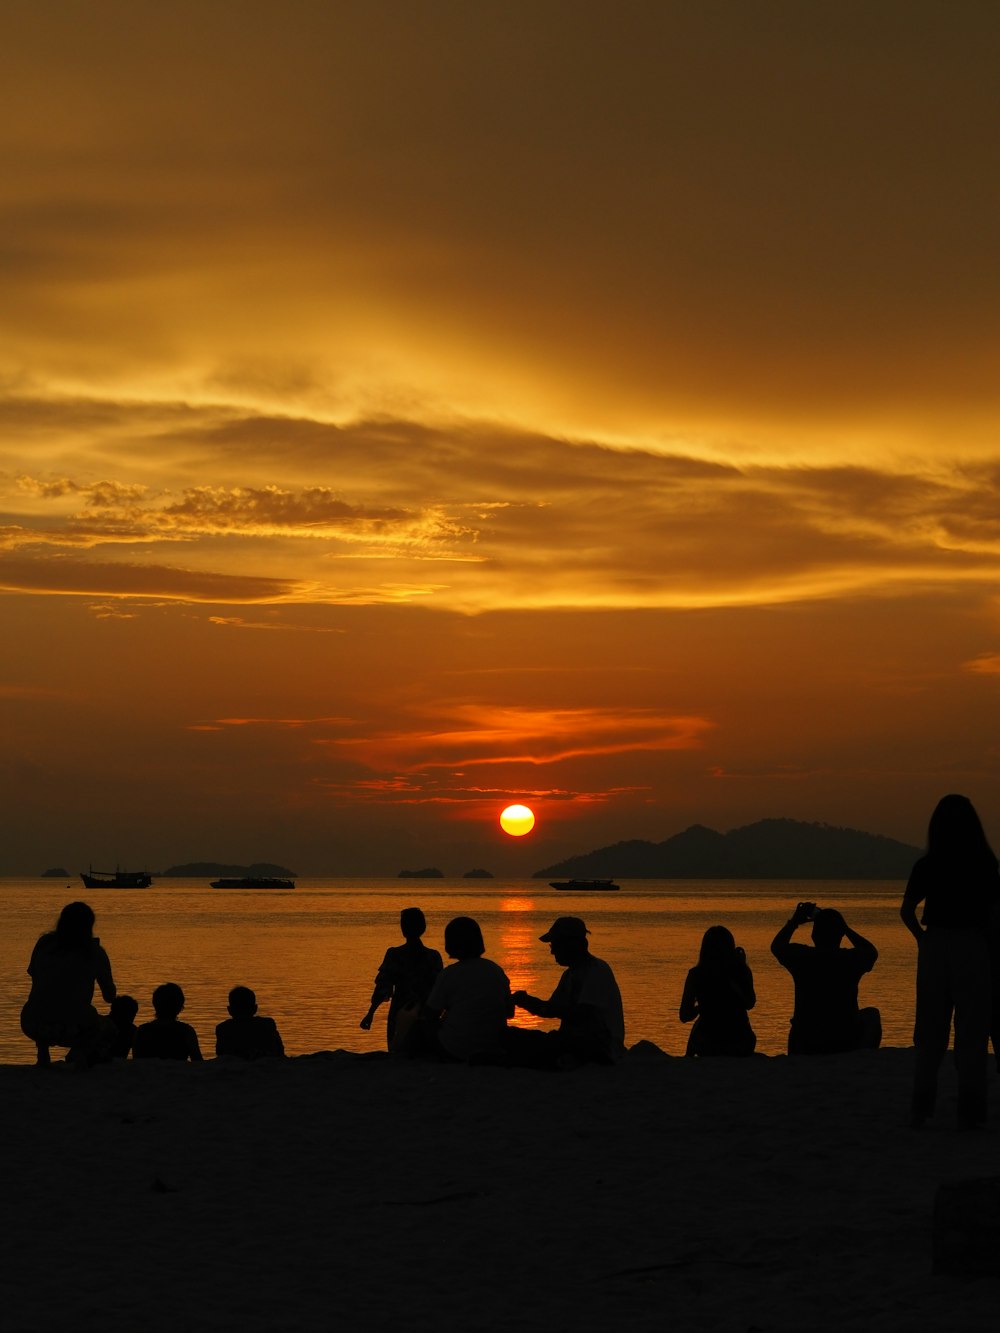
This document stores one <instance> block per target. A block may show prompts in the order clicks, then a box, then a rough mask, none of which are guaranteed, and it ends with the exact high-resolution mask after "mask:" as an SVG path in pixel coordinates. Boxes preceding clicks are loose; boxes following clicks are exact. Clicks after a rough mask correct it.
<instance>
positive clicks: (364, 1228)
mask: <svg viewBox="0 0 1000 1333" xmlns="http://www.w3.org/2000/svg"><path fill="white" fill-rule="evenodd" d="M911 1059H912V1052H910V1051H908V1050H895V1049H888V1050H881V1051H877V1052H861V1053H857V1054H852V1055H844V1056H834V1057H820V1058H811V1059H810V1058H800V1059H799V1060H790V1059H788V1058H787V1057H758V1058H754V1059H751V1060H746V1061H722V1060H720V1061H688V1060H684V1059H682V1058H676V1057H675V1058H671V1057H668V1056H665V1055H663V1054H662V1053H660V1052H659V1051H657V1049H656V1048H655V1047H650V1046H642V1047H640V1048H637V1049H635V1050H633V1051H632V1052H631V1053H630V1054H629V1056H628V1058H627V1059H626V1061H625V1062H624V1063H623V1064H622V1065H620V1066H619V1067H617V1068H615V1069H603V1068H583V1069H578V1070H575V1071H571V1072H560V1073H556V1074H538V1073H533V1072H531V1071H526V1070H503V1069H491V1068H466V1067H462V1066H438V1065H427V1064H421V1063H407V1062H398V1061H396V1060H390V1059H389V1058H388V1057H386V1058H378V1057H370V1056H368V1057H359V1056H356V1055H352V1054H350V1053H347V1052H342V1051H338V1052H326V1053H321V1054H318V1055H314V1056H304V1057H299V1058H297V1059H294V1060H290V1061H287V1062H285V1063H283V1064H282V1063H278V1062H271V1061H266V1062H259V1063H257V1064H247V1063H243V1062H237V1061H209V1062H206V1063H205V1064H204V1065H203V1066H201V1067H197V1066H187V1065H178V1064H173V1063H170V1062H158V1061H147V1062H140V1063H138V1064H135V1063H131V1062H129V1063H117V1064H115V1065H112V1066H108V1067H102V1068H98V1069H95V1070H91V1071H83V1072H80V1071H76V1070H74V1069H72V1068H70V1067H67V1066H62V1065H57V1066H54V1067H53V1068H52V1069H51V1070H49V1071H40V1070H35V1069H33V1068H30V1067H19V1068H15V1067H10V1066H5V1067H2V1068H0V1087H2V1092H0V1107H2V1115H3V1118H4V1142H5V1147H6V1152H5V1157H6V1161H7V1165H6V1168H5V1171H4V1188H3V1201H4V1212H5V1224H4V1237H5V1247H6V1255H5V1258H6V1263H5V1265H4V1268H5V1270H6V1276H5V1277H4V1279H3V1298H2V1307H0V1308H2V1309H3V1311H4V1327H5V1329H7V1330H9V1331H10V1333H29V1331H30V1333H34V1331H35V1330H39V1329H46V1328H73V1329H74V1330H80V1331H85V1330H91V1329H93V1330H95V1331H96V1330H101V1333H119V1331H120V1333H126V1331H128V1333H134V1330H136V1329H145V1330H164V1333H165V1331H166V1330H171V1333H173V1331H174V1330H177V1329H184V1328H188V1329H192V1330H199V1331H200V1330H224V1329H225V1330H228V1329H239V1330H245V1331H246V1333H257V1331H258V1330H260V1331H261V1333H263V1331H264V1330H279V1329H280V1330H286V1329H303V1330H312V1329H316V1330H320V1329H327V1328H331V1327H336V1328H342V1329H349V1330H354V1329H357V1330H361V1329H383V1328H385V1329H388V1328H419V1329H424V1328H432V1327H442V1328H449V1327H463V1328H468V1329H483V1330H494V1329H496V1330H500V1329H505V1330H510V1329H528V1330H535V1329H538V1330H543V1329H545V1330H564V1329H565V1330H569V1329H581V1328H582V1329H615V1328H628V1329H636V1328H638V1329H662V1328H670V1329H679V1330H719V1331H720V1333H721V1331H722V1330H726V1331H727V1333H749V1331H750V1330H757V1331H758V1333H775V1331H777V1330H802V1329H806V1328H809V1329H833V1328H837V1329H852V1328H855V1329H859V1330H860V1329H864V1330H869V1331H871V1330H900V1331H902V1330H923V1329H926V1330H932V1329H933V1330H941V1329H945V1328H948V1329H962V1330H973V1329H979V1328H982V1329H986V1328H987V1327H989V1328H991V1329H992V1328H993V1327H995V1321H996V1299H997V1285H996V1281H995V1280H992V1279H978V1280H969V1279H958V1278H953V1277H945V1276H939V1275H935V1274H934V1273H933V1272H932V1266H931V1213H932V1206H933V1200H934V1195H935V1191H936V1189H937V1187H938V1186H939V1185H940V1184H941V1183H944V1182H950V1181H956V1180H961V1179H965V1178H969V1177H978V1176H988V1175H991V1174H996V1173H997V1171H998V1146H1000V1144H998V1137H997V1135H996V1133H995V1132H993V1131H992V1130H987V1131H985V1132H982V1133H972V1134H969V1133H965V1134H963V1133H960V1132H958V1131H957V1130H956V1129H955V1128H954V1087H953V1082H954V1079H953V1071H952V1070H951V1068H950V1066H949V1067H947V1068H946V1069H945V1070H944V1071H943V1079H942V1085H943V1087H942V1091H943V1096H942V1104H941V1107H940V1111H939V1114H938V1117H937V1119H936V1121H935V1122H933V1123H932V1125H931V1126H929V1127H928V1128H926V1129H924V1130H922V1131H920V1132H913V1131H910V1130H909V1129H907V1128H906V1108H907V1101H908V1094H909V1081H910V1069H911ZM991 1094H992V1096H993V1099H994V1106H993V1110H992V1114H991V1124H992V1125H993V1127H994V1128H995V1125H996V1118H997V1097H998V1089H997V1081H996V1078H995V1076H993V1075H991Z"/></svg>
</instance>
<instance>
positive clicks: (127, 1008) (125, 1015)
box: [108, 995, 139, 1027]
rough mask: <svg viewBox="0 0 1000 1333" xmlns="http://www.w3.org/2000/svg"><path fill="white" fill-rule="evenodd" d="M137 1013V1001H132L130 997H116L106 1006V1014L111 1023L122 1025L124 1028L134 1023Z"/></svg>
mask: <svg viewBox="0 0 1000 1333" xmlns="http://www.w3.org/2000/svg"><path fill="white" fill-rule="evenodd" d="M138 1012H139V1001H138V1000H134V999H133V998H132V996H131V995H116V996H115V998H114V999H113V1000H112V1001H111V1004H110V1005H109V1006H108V1014H109V1016H110V1018H111V1021H112V1022H113V1023H122V1024H124V1025H125V1026H126V1027H127V1026H128V1025H129V1024H130V1023H134V1022H135V1016H136V1014H137V1013H138Z"/></svg>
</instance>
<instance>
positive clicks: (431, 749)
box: [322, 704, 713, 772]
mask: <svg viewBox="0 0 1000 1333" xmlns="http://www.w3.org/2000/svg"><path fill="white" fill-rule="evenodd" d="M449 723H450V724H451V725H445V726H439V727H431V728H421V727H419V726H417V727H414V728H413V729H412V730H402V729H400V730H398V731H393V732H385V733H382V734H371V733H369V734H367V735H364V736H348V737H339V738H336V739H330V740H325V741H323V742H322V743H323V744H325V745H329V746H332V747H333V748H335V749H337V750H339V751H341V752H342V753H345V754H350V755H351V756H352V757H354V758H356V759H357V760H358V761H359V762H361V763H363V764H365V765H366V766H367V767H369V768H372V769H374V770H376V771H379V772H385V771H386V770H391V771H396V772H398V771H404V772H407V771H413V772H418V771H426V770H428V769H432V768H469V767H479V766H482V765H507V764H529V765H539V764H555V763H559V762H561V761H563V760H567V759H581V758H585V757H593V756H610V755H620V754H627V753H630V752H633V751H639V750H685V749H693V748H697V747H698V746H699V745H700V744H701V742H702V739H703V737H704V735H705V733H706V732H707V731H709V730H710V729H711V727H712V725H713V724H712V722H711V721H710V720H709V719H707V718H703V717H694V716H679V717H664V716H662V715H659V714H657V713H655V712H653V711H647V710H643V709H629V708H622V709H620V710H614V711H605V710H601V709H588V708H567V709H535V708H513V707H491V706H489V705H486V704H466V705H463V706H461V707H459V708H458V709H456V710H455V711H454V713H453V714H452V716H451V717H450V718H449Z"/></svg>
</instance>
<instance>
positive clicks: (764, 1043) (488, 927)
mask: <svg viewBox="0 0 1000 1333" xmlns="http://www.w3.org/2000/svg"><path fill="white" fill-rule="evenodd" d="M903 888H904V885H903V883H902V882H897V881H873V880H864V881H858V880H850V881H839V880H817V881H801V880H800V881H789V880H714V881H713V880H623V881H621V889H620V891H619V892H617V893H592V892H591V893H587V892H566V891H560V890H556V889H553V888H551V887H550V886H549V885H548V884H547V883H546V882H544V881H542V880H537V879H528V880H504V879H491V880H468V879H429V880H399V879H333V878H326V879H324V878H314V879H300V880H298V882H297V884H296V887H295V888H294V889H291V890H287V889H286V890H280V889H276V890H263V889H213V888H211V887H210V886H209V884H208V882H207V881H206V880H194V879H159V880H156V881H154V883H153V885H152V887H150V888H148V889H111V888H102V889H84V888H83V885H82V884H81V883H80V881H79V880H76V881H73V882H63V881H62V880H52V879H15V878H9V879H0V919H2V922H3V927H2V931H0V939H2V941H3V944H2V946H0V1063H4V1064H30V1063H32V1062H33V1060H34V1047H33V1045H32V1044H31V1042H29V1041H28V1040H27V1038H25V1037H24V1036H23V1034H22V1033H21V1030H20V1026H19V1014H20V1009H21V1006H22V1004H23V1003H24V1000H25V998H26V997H27V993H28V986H29V979H28V976H27V972H26V969H27V965H28V959H29V957H30V954H31V949H32V946H33V945H34V942H35V940H36V939H37V938H38V936H39V935H40V934H42V933H43V932H44V931H46V930H50V929H52V927H53V926H54V925H55V921H56V918H57V916H58V915H59V911H60V909H61V908H62V907H63V905H64V904H65V903H67V902H71V901H74V900H79V899H82V900H84V901H86V902H89V903H90V905H91V907H92V908H93V909H94V912H95V913H96V917H97V926H96V933H97V935H98V936H99V937H100V939H101V943H102V944H103V945H104V947H105V949H106V950H107V952H108V955H109V957H110V959H111V965H112V970H113V972H114V977H115V981H116V983H117V986H118V989H119V991H122V992H126V993H128V994H130V995H133V996H134V997H135V998H136V999H137V1000H138V1001H139V1004H140V1009H139V1015H138V1020H137V1021H139V1022H144V1021H146V1020H147V1019H150V1018H152V1017H153V1014H152V1007H151V1004H150V996H151V994H152V991H153V989H154V987H156V986H158V985H159V984H160V983H161V982H164V981H175V982H177V983H178V984H179V985H180V986H181V987H182V989H183V990H184V994H185V996H186V1001H187V1002H186V1006H185V1010H184V1013H183V1015H182V1017H184V1018H185V1019H186V1020H187V1021H188V1022H189V1023H191V1024H192V1025H193V1026H194V1028H195V1029H196V1031H197V1032H198V1035H199V1038H200V1040H201V1045H202V1050H203V1052H204V1053H205V1055H206V1056H210V1055H213V1054H214V1033H215V1026H216V1024H217V1023H219V1022H221V1021H222V1020H223V1019H224V1018H225V1017H226V998H227V995H228V992H229V990H230V989H231V988H232V987H233V986H237V985H242V986H249V987H251V988H252V989H253V990H254V991H256V993H257V1000H258V1004H259V1008H260V1012H261V1013H262V1014H268V1015H270V1016H271V1017H273V1018H274V1019H275V1020H276V1022H277V1024H278V1027H279V1030H280V1031H281V1034H282V1037H283V1038H284V1042H285V1048H286V1050H287V1052H288V1053H289V1054H290V1055H304V1054H308V1053H311V1052H316V1051H332V1050H338V1049H344V1050H349V1051H376V1050H384V1049H385V1012H386V1010H385V1008H382V1009H381V1010H380V1011H379V1013H378V1015H377V1016H376V1019H375V1022H374V1024H373V1026H372V1030H371V1032H364V1031H362V1030H361V1029H360V1027H359V1024H360V1021H361V1018H362V1016H363V1015H364V1013H365V1011H366V1009H367V1008H368V1002H369V999H370V997H371V991H372V982H373V979H374V977H375V972H376V970H377V968H378V965H379V963H380V962H381V960H382V956H383V954H384V952H385V950H386V949H387V948H388V947H389V946H390V945H395V944H400V943H401V942H402V937H401V935H400V933H399V912H400V909H401V908H403V907H410V906H417V907H421V908H423V910H424V913H425V915H426V917H427V924H428V928H427V934H426V935H425V937H424V941H425V943H426V944H428V945H430V946H431V947H433V948H436V949H438V950H440V951H441V953H442V956H443V955H444V950H443V945H442V938H443V934H444V927H445V924H446V923H447V922H448V921H449V920H450V919H451V918H452V917H454V916H472V917H475V919H476V920H477V921H478V922H479V924H480V926H481V927H482V931H483V936H484V938H485V941H486V954H487V957H489V958H492V959H494V961H496V962H497V963H499V964H500V966H501V967H502V968H503V969H504V971H505V972H506V973H507V975H508V977H509V978H510V982H511V987H512V988H513V989H515V990H518V989H523V990H526V991H528V992H529V993H531V994H533V995H540V996H543V997H548V996H549V995H550V994H551V992H552V990H553V989H554V988H555V984H556V982H557V980H558V978H559V968H558V967H557V965H556V964H555V962H554V961H553V959H552V957H551V955H550V953H549V948H548V945H547V944H542V943H541V942H540V940H539V938H538V937H539V936H540V935H542V934H543V933H544V932H545V931H546V929H547V928H548V927H549V926H550V925H551V924H552V922H553V921H554V920H555V918H556V917H557V916H566V915H571V916H580V917H582V918H583V919H584V921H585V922H586V924H587V927H588V929H589V931H590V945H591V951H592V952H593V953H594V954H596V955H597V956H598V957H600V958H604V959H605V960H606V961H607V962H608V963H610V964H611V966H612V967H613V968H614V971H615V975H616V976H617V978H618V983H619V986H620V987H621V992H622V998H623V1001H624V1006H625V1022H626V1038H627V1042H628V1044H629V1045H633V1044H634V1043H636V1042H638V1041H641V1040H646V1041H650V1042H653V1043H655V1044H656V1045H657V1046H659V1047H660V1048H661V1049H662V1050H664V1051H666V1052H668V1053H669V1054H671V1055H683V1053H684V1049H685V1044H686V1041H687V1034H688V1030H689V1029H688V1028H687V1027H686V1026H685V1025H684V1024H682V1023H681V1022H680V1021H679V1019H678V1016H677V1011H678V1008H679V1005H680V998H681V990H682V988H683V985H684V978H685V975H686V973H687V969H688V968H689V967H691V966H693V965H694V963H695V962H696V961H697V958H698V948H699V945H700V943H701V937H702V935H703V934H704V932H705V930H706V929H707V928H708V927H709V926H712V925H720V924H721V925H725V926H728V927H729V929H730V930H731V931H732V932H733V934H734V936H735V937H736V941H737V943H738V944H740V945H741V946H742V947H743V948H744V949H745V950H746V955H747V961H748V963H749V964H750V967H751V968H752V970H753V975H754V982H755V987H756V991H757V1005H756V1008H755V1009H754V1010H753V1012H752V1014H751V1022H752V1023H753V1027H754V1030H755V1031H756V1033H757V1049H758V1051H761V1052H763V1053H764V1054H767V1055H776V1054H780V1053H782V1052H783V1051H784V1050H785V1047H786V1042H787V1036H788V1020H789V1017H790V1014H791V1008H792V984H791V979H790V977H789V976H788V974H787V973H786V972H785V971H784V970H783V969H782V968H781V967H779V966H778V964H777V963H776V962H775V960H774V959H773V958H772V957H771V954H770V951H769V946H770V942H771V939H772V937H773V936H774V934H775V932H776V931H777V930H778V928H779V927H780V926H781V925H782V924H783V923H784V922H785V921H787V919H788V917H789V915H790V914H791V912H792V910H793V908H794V907H795V904H796V903H797V902H799V901H810V902H816V903H818V904H819V905H820V906H828V907H836V908H838V909H839V910H840V911H841V912H843V914H844V916H845V917H846V919H847V922H848V924H849V925H850V926H851V927H852V928H853V929H855V930H857V931H858V932H859V933H860V934H862V935H864V936H865V937H866V938H867V939H869V940H871V941H872V943H873V944H874V945H875V946H876V947H877V949H878V951H879V960H878V963H877V964H876V967H875V969H874V971H873V972H871V973H869V975H868V976H867V977H865V978H864V979H863V981H862V983H861V992H860V998H861V1003H862V1004H868V1005H877V1006H878V1008H879V1009H880V1010H881V1012H882V1025H883V1044H884V1045H888V1046H909V1045H911V1044H912V1036H913V1008H914V995H913V992H914V975H915V967H916V950H915V945H914V943H913V940H912V938H911V937H910V935H909V934H908V932H907V931H906V929H905V928H904V926H903V924H902V922H901V921H900V919H899V903H900V900H901V898H902V893H903ZM795 938H796V939H797V940H801V941H802V942H803V943H809V928H808V926H806V927H801V928H800V929H799V931H798V933H797V935H796V937H795ZM447 961H448V960H447V959H445V962H446V963H447ZM97 1003H98V1007H99V1008H100V1009H102V1011H103V1005H101V1003H100V1001H99V998H98V1000H97ZM515 1021H516V1022H518V1023H520V1024H522V1025H524V1026H538V1025H542V1026H546V1025H545V1024H544V1023H542V1022H541V1020H538V1019H534V1018H532V1017H531V1016H529V1015H528V1014H526V1013H524V1011H522V1010H519V1011H518V1015H517V1018H516V1019H515ZM54 1054H55V1055H58V1052H54Z"/></svg>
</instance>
